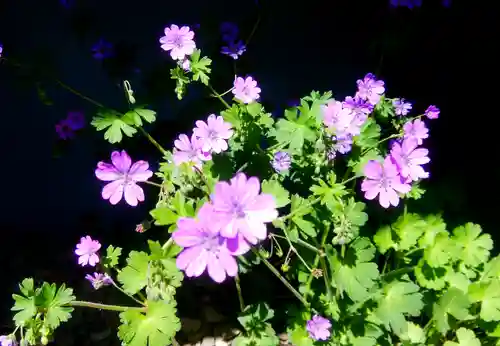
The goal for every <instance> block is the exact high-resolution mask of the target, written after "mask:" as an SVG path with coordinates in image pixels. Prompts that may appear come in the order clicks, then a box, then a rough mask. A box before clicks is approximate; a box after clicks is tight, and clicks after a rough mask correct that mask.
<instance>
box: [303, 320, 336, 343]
mask: <svg viewBox="0 0 500 346" xmlns="http://www.w3.org/2000/svg"><path fill="white" fill-rule="evenodd" d="M331 327H332V323H331V322H330V321H329V320H327V319H326V318H324V317H322V316H319V315H314V316H313V318H312V319H310V320H309V321H307V324H306V329H307V331H308V332H309V336H310V337H311V338H312V339H314V340H323V341H324V340H328V338H329V337H330V334H331V333H330V328H331Z"/></svg>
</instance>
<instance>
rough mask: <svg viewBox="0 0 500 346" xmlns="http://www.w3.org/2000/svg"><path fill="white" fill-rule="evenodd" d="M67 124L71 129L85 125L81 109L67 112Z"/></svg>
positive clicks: (79, 128)
mask: <svg viewBox="0 0 500 346" xmlns="http://www.w3.org/2000/svg"><path fill="white" fill-rule="evenodd" d="M66 120H67V121H68V124H69V126H70V127H71V129H72V130H74V131H78V130H81V129H82V128H84V127H85V116H84V115H83V112H81V111H71V112H68V116H67V117H66Z"/></svg>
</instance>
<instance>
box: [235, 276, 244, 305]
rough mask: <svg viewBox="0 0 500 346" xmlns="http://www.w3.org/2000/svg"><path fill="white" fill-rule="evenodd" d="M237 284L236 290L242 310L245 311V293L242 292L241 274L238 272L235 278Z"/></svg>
mask: <svg viewBox="0 0 500 346" xmlns="http://www.w3.org/2000/svg"><path fill="white" fill-rule="evenodd" d="M234 282H235V284H236V291H237V292H238V301H239V302H240V310H241V312H243V310H245V302H244V301H243V294H242V293H241V285H240V276H239V275H238V274H236V277H235V278H234Z"/></svg>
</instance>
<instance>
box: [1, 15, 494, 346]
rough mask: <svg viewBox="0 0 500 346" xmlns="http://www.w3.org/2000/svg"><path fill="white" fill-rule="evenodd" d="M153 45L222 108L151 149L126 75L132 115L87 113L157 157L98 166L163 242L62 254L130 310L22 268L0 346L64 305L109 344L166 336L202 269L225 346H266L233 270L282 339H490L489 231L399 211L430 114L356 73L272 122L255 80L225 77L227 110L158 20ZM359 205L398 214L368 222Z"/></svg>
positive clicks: (423, 160)
mask: <svg viewBox="0 0 500 346" xmlns="http://www.w3.org/2000/svg"><path fill="white" fill-rule="evenodd" d="M226 40H229V41H231V40H233V41H234V40H235V38H234V37H233V38H232V39H229V38H227V39H226ZM160 45H161V48H162V49H163V50H164V51H166V52H168V54H169V55H170V58H171V59H172V60H173V62H175V66H174V67H173V68H172V70H171V75H172V78H173V79H174V80H175V81H176V88H175V93H176V95H177V97H178V98H179V99H181V98H182V97H183V96H184V94H185V93H186V92H187V87H188V85H189V84H190V83H195V82H200V83H202V84H204V85H205V86H206V87H207V88H209V89H210V91H211V92H212V93H213V95H214V96H215V97H217V98H218V99H219V100H220V101H221V106H222V109H214V110H213V112H214V114H209V115H207V116H206V118H205V120H198V121H196V122H195V123H194V124H193V130H192V132H191V133H183V134H179V136H178V138H177V139H176V140H175V141H174V143H171V149H165V148H163V146H162V145H161V144H159V142H157V141H156V140H154V139H153V138H152V137H151V136H150V135H149V134H148V133H147V132H146V131H145V130H144V129H143V124H144V123H145V122H147V123H152V122H154V121H155V120H156V113H155V112H154V111H153V110H150V109H147V108H145V107H141V106H138V105H137V104H136V100H135V98H133V96H132V95H133V91H132V88H131V86H130V83H128V82H126V83H124V85H125V86H126V95H127V96H128V99H127V101H128V105H129V107H130V108H129V109H128V110H127V111H125V112H119V111H116V110H112V109H108V108H105V107H100V109H99V110H98V112H97V115H96V116H95V117H94V119H93V121H92V125H93V126H94V127H95V128H96V129H97V130H98V131H104V139H105V140H107V141H108V142H110V143H112V144H116V145H118V144H119V143H121V142H122V141H124V140H126V138H127V137H132V136H134V135H136V134H137V133H142V134H144V135H145V136H146V137H147V138H148V139H149V140H150V141H151V142H152V144H154V145H155V146H156V147H157V148H158V149H159V154H160V155H159V157H160V159H161V160H162V161H161V164H160V168H159V170H158V171H157V172H154V173H153V171H152V170H150V167H149V164H148V162H146V161H142V160H138V161H134V160H133V159H136V158H131V157H130V156H129V155H128V153H127V152H126V151H124V150H119V149H118V148H117V150H116V151H113V152H112V153H111V161H110V162H106V161H102V162H99V163H98V164H97V167H96V170H95V176H96V177H97V179H99V180H102V181H104V182H106V183H105V184H104V185H103V189H102V198H103V199H104V200H108V201H109V203H110V204H112V205H115V204H117V203H127V204H128V205H129V206H131V207H134V206H137V205H138V204H139V203H141V202H143V201H144V200H145V198H156V196H145V195H144V191H143V189H142V188H141V186H140V185H141V184H152V185H155V186H157V187H158V202H157V204H156V207H155V208H154V209H153V210H151V213H150V214H151V216H152V218H153V219H154V228H166V229H168V231H169V233H170V236H169V237H168V238H167V239H164V242H163V243H160V242H158V241H151V240H149V241H148V244H149V251H134V250H133V251H130V252H129V253H128V254H125V253H123V250H122V249H121V248H120V247H116V246H113V245H108V246H107V247H105V248H104V247H103V246H102V244H101V243H100V242H99V241H98V240H97V239H92V238H91V237H90V236H87V235H83V236H82V238H81V240H80V242H79V244H77V245H76V246H75V250H74V253H75V265H81V266H84V267H88V268H89V273H88V275H87V276H86V277H85V279H86V280H88V281H89V284H91V285H92V287H94V288H95V289H96V290H97V289H101V288H102V287H104V286H110V287H114V288H116V289H118V290H119V291H121V292H122V293H124V294H126V295H128V296H130V297H131V298H132V299H133V301H134V305H133V306H117V305H107V304H101V303H94V302H87V301H79V300H77V299H76V296H75V292H74V291H73V290H72V289H71V288H68V287H67V286H65V285H61V286H57V285H56V284H50V283H47V282H43V283H38V282H36V281H35V280H33V279H31V278H28V279H25V280H24V281H23V282H22V283H21V284H20V285H19V289H20V292H18V293H16V294H14V296H13V297H14V302H15V303H14V306H13V308H12V310H13V311H14V312H15V315H14V325H15V327H14V330H13V332H12V333H11V334H9V335H4V336H2V337H0V338H1V339H0V340H1V345H2V346H5V345H13V344H16V343H17V342H18V341H19V342H20V343H21V344H23V345H36V344H39V343H42V344H47V343H48V342H49V341H50V340H51V339H52V338H53V337H54V335H55V336H57V334H54V332H55V330H56V328H58V327H59V326H60V325H61V323H62V322H66V321H67V320H68V319H69V318H70V317H71V313H72V312H73V309H74V308H78V307H87V308H96V309H103V310H110V313H113V312H117V313H119V317H120V321H121V324H120V326H118V337H119V338H120V340H121V341H122V344H123V345H129V346H147V345H150V346H165V345H171V344H173V345H177V344H178V342H177V341H176V339H175V338H176V334H177V332H178V331H179V330H180V328H181V323H180V320H179V318H178V315H177V309H176V290H178V289H180V288H181V287H182V283H183V280H184V278H185V277H190V278H196V277H200V276H202V275H208V276H209V277H210V278H211V279H212V280H213V281H215V282H217V283H222V282H225V281H234V283H235V285H236V286H237V290H236V291H237V292H238V296H239V301H240V306H241V314H240V317H239V318H238V321H239V323H240V324H241V333H240V334H239V336H238V337H237V338H236V339H234V340H233V345H259V346H271V345H278V344H279V342H280V341H279V338H278V336H277V334H276V332H275V330H274V329H273V325H272V319H273V316H274V311H273V309H272V307H273V306H272V305H273V304H272V302H268V301H260V302H259V303H257V304H252V305H248V306H247V305H246V304H245V302H244V301H243V296H242V294H241V292H242V291H244V290H245V287H241V286H240V275H245V273H246V272H248V271H249V270H253V269H254V268H255V266H257V265H263V266H265V267H267V268H268V269H269V270H270V271H271V272H272V273H273V275H275V276H276V277H277V278H278V279H279V280H280V281H281V282H282V283H283V284H284V285H285V287H286V288H287V289H289V290H290V292H291V294H293V296H295V298H296V304H292V305H290V306H288V310H287V311H286V315H287V316H288V323H287V329H286V331H287V333H288V338H289V341H290V343H292V344H293V345H297V346H308V345H316V344H317V345H320V344H321V345H332V346H333V345H353V346H375V345H443V344H444V345H448V346H451V345H462V346H475V345H481V344H484V345H492V344H497V345H500V341H499V340H500V325H499V321H500V257H499V256H497V257H492V258H491V257H490V251H491V250H492V248H493V242H492V240H491V237H490V236H489V235H488V234H484V233H482V231H481V227H480V226H478V225H475V224H472V223H467V224H465V225H463V226H460V227H457V228H455V229H453V230H449V229H448V228H447V226H446V223H445V222H444V220H443V219H442V218H441V216H440V215H439V214H436V215H418V214H415V213H411V212H409V211H408V210H407V207H406V204H405V201H406V200H408V199H418V198H420V197H421V195H422V194H423V193H424V190H423V189H422V188H421V186H420V184H419V183H420V181H421V180H422V179H426V178H428V177H429V172H428V171H427V170H426V168H425V164H427V163H428V162H429V161H430V158H429V156H428V154H429V152H428V150H427V149H425V147H423V145H425V140H426V138H428V137H429V130H428V128H427V124H428V122H430V121H431V119H437V118H438V117H439V109H438V108H437V107H436V106H429V107H428V108H427V109H426V110H425V111H424V112H423V113H422V114H420V115H417V116H410V113H411V111H412V104H411V103H409V102H407V101H405V100H404V99H402V98H389V97H388V96H387V95H386V88H385V87H386V85H385V83H384V82H383V81H382V80H378V79H377V77H376V76H374V75H373V74H371V73H368V74H367V75H366V76H364V77H363V78H361V79H360V80H358V81H357V90H356V91H355V92H353V96H352V97H346V98H345V100H338V99H335V98H334V97H333V96H332V93H331V92H324V93H320V92H316V91H313V92H312V93H311V94H310V95H308V96H306V97H303V98H302V99H301V100H300V103H299V105H298V106H296V107H290V108H288V109H286V110H285V112H284V117H280V118H278V119H275V118H273V117H272V116H271V114H270V113H267V112H266V111H265V109H264V108H263V106H262V105H261V104H260V103H259V102H258V100H259V97H260V94H261V93H265V90H261V89H260V88H259V86H258V81H256V80H255V79H254V78H253V77H251V76H236V77H235V79H234V81H233V86H232V88H231V89H230V91H231V93H232V95H233V97H232V103H230V102H228V101H226V98H227V96H226V98H224V97H225V95H221V94H218V93H217V92H216V91H215V90H214V89H213V88H212V87H211V85H210V72H211V68H210V65H211V60H210V59H209V58H208V57H204V56H202V54H201V51H200V50H199V49H197V47H196V43H195V38H194V32H193V31H192V30H191V29H190V28H189V27H187V26H177V25H171V26H169V27H167V28H166V29H165V36H164V37H162V38H161V39H160ZM226 50H227V49H224V50H223V51H226ZM240 53H242V51H241V52H240ZM240 53H238V54H236V53H235V54H236V57H238V56H239V55H240ZM225 54H227V53H225ZM229 55H231V54H229ZM233 58H235V57H234V56H233ZM353 84H354V83H353ZM353 89H354V88H353ZM353 91H354V90H353ZM225 94H229V91H228V92H227V93H225ZM97 104H98V103H97ZM367 204H371V206H370V207H371V208H373V209H379V210H386V209H388V208H392V209H394V210H396V213H399V216H398V217H397V219H396V220H395V221H394V222H392V223H391V224H380V225H378V224H375V225H369V223H368V221H369V215H368V214H367V212H366V211H367ZM375 220H376V219H375ZM374 227H375V231H374V230H373V229H374ZM154 228H153V229H152V230H150V231H148V232H152V231H153V230H154ZM137 230H138V231H139V232H144V231H145V228H144V227H143V226H138V228H137ZM145 234H148V233H145ZM275 258H278V261H277V262H278V263H280V264H281V266H279V267H275V265H274V264H273V263H276V261H274V260H273V259H275ZM82 279H83V278H82ZM281 312H283V311H281Z"/></svg>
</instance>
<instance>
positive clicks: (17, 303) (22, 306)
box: [11, 294, 37, 327]
mask: <svg viewBox="0 0 500 346" xmlns="http://www.w3.org/2000/svg"><path fill="white" fill-rule="evenodd" d="M12 298H14V306H13V307H12V309H11V310H12V311H18V312H17V313H16V314H15V315H14V322H15V323H16V326H18V327H19V326H23V325H25V324H26V323H28V322H29V321H30V320H31V319H32V318H33V317H34V316H35V315H36V313H37V308H36V304H35V297H34V296H31V295H27V296H26V297H23V296H20V295H17V294H13V295H12Z"/></svg>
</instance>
